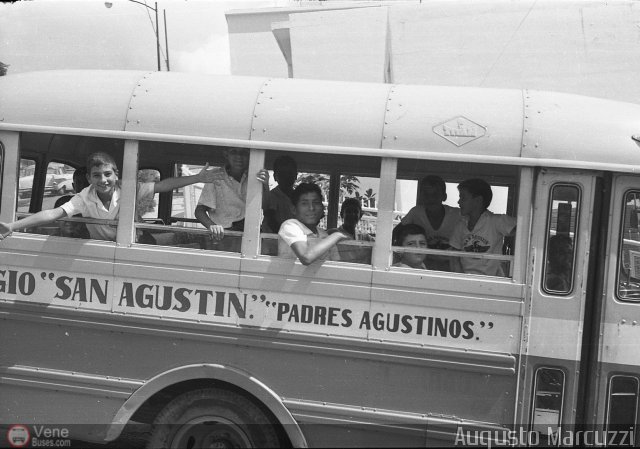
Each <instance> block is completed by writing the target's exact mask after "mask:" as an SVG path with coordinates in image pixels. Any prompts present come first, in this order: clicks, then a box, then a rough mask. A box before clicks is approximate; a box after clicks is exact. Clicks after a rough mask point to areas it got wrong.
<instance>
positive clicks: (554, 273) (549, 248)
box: [543, 184, 580, 295]
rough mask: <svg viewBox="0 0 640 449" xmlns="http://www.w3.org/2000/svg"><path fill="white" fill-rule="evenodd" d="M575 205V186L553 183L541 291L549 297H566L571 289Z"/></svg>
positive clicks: (578, 203) (576, 220) (577, 199)
mask: <svg viewBox="0 0 640 449" xmlns="http://www.w3.org/2000/svg"><path fill="white" fill-rule="evenodd" d="M579 205H580V189H579V188H578V187H577V186H575V185H566V184H557V185H554V186H553V187H552V188H551V198H550V202H549V211H548V219H547V233H546V236H547V242H546V251H545V260H544V266H545V271H544V279H543V289H544V291H545V292H547V293H549V294H553V295H567V294H569V293H570V292H571V290H572V288H573V267H574V262H575V250H576V248H575V238H576V230H577V224H578V216H579V211H578V208H579Z"/></svg>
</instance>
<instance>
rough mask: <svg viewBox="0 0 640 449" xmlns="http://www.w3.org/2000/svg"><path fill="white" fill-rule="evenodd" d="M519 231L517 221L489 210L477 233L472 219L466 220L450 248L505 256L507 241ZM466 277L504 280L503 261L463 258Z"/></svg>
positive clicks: (482, 218) (463, 221)
mask: <svg viewBox="0 0 640 449" xmlns="http://www.w3.org/2000/svg"><path fill="white" fill-rule="evenodd" d="M515 227H516V219H515V218H514V217H510V216H508V215H496V214H493V213H491V212H489V211H488V210H485V211H484V212H483V213H482V215H480V218H479V219H478V222H477V223H476V225H475V226H474V228H473V230H471V231H469V228H468V218H467V217H462V220H461V221H460V222H459V223H458V225H457V226H456V228H455V230H454V231H453V234H452V235H451V238H450V240H449V243H450V245H451V246H452V247H453V248H455V249H459V250H461V251H466V252H471V253H487V254H502V245H503V243H504V237H505V236H507V235H510V234H511V232H512V231H513V229H514V228H515ZM460 263H461V265H462V271H463V272H465V273H473V274H484V275H487V276H504V275H505V273H504V270H503V269H502V261H500V260H488V259H476V258H471V257H460Z"/></svg>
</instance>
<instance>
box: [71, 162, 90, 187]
mask: <svg viewBox="0 0 640 449" xmlns="http://www.w3.org/2000/svg"><path fill="white" fill-rule="evenodd" d="M71 185H72V186H73V192H74V193H80V192H82V191H83V190H84V189H85V188H87V187H89V180H88V179H87V167H79V168H76V169H75V170H74V172H73V181H72V182H71Z"/></svg>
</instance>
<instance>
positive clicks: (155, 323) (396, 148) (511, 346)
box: [0, 71, 640, 447]
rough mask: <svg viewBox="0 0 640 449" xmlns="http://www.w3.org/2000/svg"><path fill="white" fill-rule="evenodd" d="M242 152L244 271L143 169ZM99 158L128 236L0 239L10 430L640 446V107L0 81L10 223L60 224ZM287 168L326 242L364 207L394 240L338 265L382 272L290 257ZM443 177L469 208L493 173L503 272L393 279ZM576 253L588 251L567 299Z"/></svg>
mask: <svg viewBox="0 0 640 449" xmlns="http://www.w3.org/2000/svg"><path fill="white" fill-rule="evenodd" d="M227 148H248V149H249V150H250V162H249V170H248V172H249V176H248V186H247V189H248V192H247V197H246V210H245V224H244V231H242V232H239V231H237V232H229V233H227V234H226V235H225V238H224V239H227V240H229V241H235V242H236V243H237V245H236V247H237V248H238V250H237V251H225V250H221V249H224V248H227V249H228V248H229V246H225V247H224V248H222V247H219V246H218V245H216V244H215V243H214V242H212V240H211V237H210V234H209V233H208V232H207V230H205V229H204V228H203V227H201V226H199V225H198V224H196V223H194V222H195V220H194V219H193V218H191V217H193V211H192V208H193V207H194V206H195V201H197V195H195V194H194V193H193V190H192V189H191V188H184V189H180V190H177V191H174V192H173V193H162V194H160V195H159V196H158V197H157V198H156V200H157V204H155V205H152V207H149V208H148V209H149V210H148V211H147V214H146V219H145V221H143V222H137V221H136V220H135V218H134V217H135V215H136V211H135V208H136V204H135V201H134V198H135V197H136V181H137V180H138V179H139V177H140V176H142V174H143V173H148V170H155V171H156V172H153V173H156V174H158V175H159V177H160V178H161V179H164V178H167V177H173V176H180V174H181V173H182V172H183V171H185V170H186V169H187V168H190V169H193V168H195V167H197V166H204V165H205V164H206V163H207V162H208V163H210V164H211V165H218V166H220V165H222V164H224V160H223V153H224V150H225V149H227ZM98 150H99V151H106V152H108V153H110V154H112V155H113V156H114V157H115V160H116V161H117V163H118V166H119V168H120V179H121V186H122V201H121V204H120V214H119V217H118V219H117V220H116V221H112V222H108V223H106V224H109V225H112V226H116V227H117V237H116V240H115V241H102V240H92V239H81V238H68V237H62V236H60V235H57V226H56V225H55V224H54V225H53V226H41V227H38V228H31V229H27V230H26V231H25V232H14V233H13V234H12V235H11V236H9V237H7V238H5V239H4V240H3V241H1V242H0V317H1V318H2V325H1V326H0V336H1V340H0V341H1V343H2V344H1V348H2V349H1V350H0V379H1V381H0V404H1V406H0V423H1V424H2V425H3V426H7V427H8V426H12V425H23V426H27V428H28V426H35V425H45V424H46V425H49V426H53V425H57V426H65V425H66V426H72V427H73V430H74V432H75V433H74V437H75V438H78V439H81V440H85V441H92V442H105V443H106V442H109V441H113V440H116V439H117V438H119V437H120V436H121V435H122V434H123V429H125V430H124V432H125V433H126V432H127V430H126V429H128V427H127V425H129V426H133V425H139V426H146V427H145V429H147V430H148V434H149V441H148V445H149V447H211V446H210V445H212V444H213V445H216V447H244V446H253V447H264V446H293V447H307V446H308V447H313V446H321V447H329V446H341V447H347V446H352V447H357V446H386V447H388V446H425V445H426V446H434V445H435V446H440V445H449V444H451V445H454V444H455V445H461V444H473V443H474V441H475V442H478V437H480V442H484V444H494V445H495V444H501V443H505V442H507V443H511V444H530V445H535V444H541V445H542V444H563V445H565V444H579V443H580V442H585V441H587V443H588V440H585V439H588V438H591V439H594V438H597V439H598V441H602V439H603V438H607V439H608V442H609V443H615V444H619V445H633V444H634V443H637V441H640V440H639V435H638V396H639V384H640V349H638V341H640V324H639V322H640V227H639V225H638V223H639V213H640V177H639V176H638V172H639V171H640V106H638V105H634V104H627V103H620V102H612V101H607V100H602V99H595V98H585V97H580V96H576V95H567V94H561V93H553V92H540V91H527V90H525V91H520V90H500V89H478V88H456V87H443V86H420V85H388V84H367V83H343V82H330V81H315V80H300V79H266V78H252V77H222V76H205V75H194V74H180V73H143V72H133V71H52V72H37V73H27V74H16V75H10V76H5V77H2V78H0V151H1V153H0V156H1V172H0V173H1V175H2V184H1V189H2V191H1V195H2V196H1V201H0V221H1V222H11V221H14V220H15V219H17V218H20V217H22V216H25V215H28V214H31V213H34V212H37V211H39V210H42V209H48V208H52V207H53V204H51V202H52V200H54V199H55V197H53V198H52V197H50V196H45V179H46V173H47V168H48V167H49V166H50V165H51V164H66V165H67V166H69V167H73V168H76V169H77V168H79V167H82V166H84V165H85V160H86V157H87V155H88V154H90V153H92V152H94V151H98ZM281 155H289V156H291V157H293V158H294V159H295V160H296V162H297V164H298V170H299V172H300V173H304V174H305V175H306V176H308V177H311V178H310V179H315V180H318V181H322V183H323V186H324V189H325V192H326V198H325V200H326V202H327V209H326V225H327V226H328V227H336V226H338V225H340V217H339V209H340V203H341V201H343V200H344V198H346V197H352V196H357V195H356V193H358V195H359V196H364V194H365V190H364V189H365V188H366V190H367V191H368V193H367V196H368V201H367V202H366V204H365V205H366V206H367V207H366V208H365V210H366V213H367V226H368V228H367V229H368V233H369V234H371V235H372V236H375V239H370V241H344V242H343V243H341V244H340V248H349V247H351V248H353V247H354V246H355V247H357V249H358V250H359V251H362V252H364V253H366V254H367V256H368V258H367V260H370V263H369V262H368V261H367V262H363V263H351V262H344V261H325V262H323V263H313V264H311V265H309V266H305V265H303V264H301V263H300V262H298V261H294V260H291V259H283V258H281V257H278V255H276V254H274V252H273V251H271V250H269V247H270V245H269V242H273V238H274V237H275V235H273V234H265V233H261V220H262V207H261V206H262V197H263V189H262V185H261V184H260V182H259V181H258V180H257V179H256V178H255V176H253V174H254V173H257V172H258V170H260V169H262V168H266V169H269V170H270V169H271V168H272V164H273V161H274V160H275V158H277V157H278V156H281ZM27 165H29V166H31V165H34V166H35V170H34V182H33V183H32V189H31V192H30V194H29V195H22V194H21V192H20V189H19V188H18V180H19V174H20V168H21V167H23V166H27ZM145 170H147V172H145ZM429 174H437V175H439V176H440V177H442V179H444V181H445V182H446V183H447V185H448V186H449V187H453V190H452V192H453V193H452V195H450V198H449V202H450V203H451V204H453V205H455V202H456V199H455V198H452V197H451V196H453V195H455V186H456V185H457V184H458V183H459V182H461V181H463V180H465V179H468V178H482V179H484V180H486V181H487V182H488V183H489V184H490V185H491V186H492V190H493V191H494V194H495V196H496V197H498V196H499V197H500V198H501V199H500V201H497V202H496V204H494V205H493V209H492V210H493V212H495V213H502V214H507V215H510V216H512V217H516V219H517V227H516V231H515V234H514V236H513V238H512V239H511V241H509V242H506V241H505V244H504V251H503V254H479V253H470V254H472V255H473V257H476V258H479V259H493V260H496V259H497V260H499V261H500V263H501V264H502V265H503V267H504V268H505V273H506V275H505V276H500V277H499V276H485V275H477V274H467V273H457V272H451V271H446V270H445V271H435V270H420V269H411V268H402V267H396V266H393V265H394V263H393V262H394V253H398V252H400V251H402V249H401V248H398V247H394V246H393V245H392V233H393V228H394V225H395V224H396V223H397V222H398V219H399V218H401V217H400V216H401V213H399V211H398V205H399V204H402V207H403V208H405V209H406V206H407V205H409V206H411V205H414V204H419V203H420V198H419V195H418V193H419V189H418V181H419V180H420V179H422V178H423V177H424V176H425V175H429ZM372 198H375V200H372ZM138 207H141V206H138ZM74 220H76V221H78V220H80V219H74ZM84 220H85V221H89V222H95V221H96V220H89V219H84ZM103 224H105V223H103ZM140 230H145V231H146V232H147V233H148V234H151V235H152V236H153V242H155V244H148V243H139V242H137V241H136V235H138V234H139V232H136V231H140ZM556 235H564V236H565V239H568V240H569V241H570V243H571V245H570V248H571V250H570V251H571V253H570V254H569V265H570V268H569V270H568V272H567V273H566V275H567V279H566V282H565V283H563V284H562V285H560V286H558V285H557V284H555V283H551V282H550V279H551V277H552V276H553V275H554V274H557V273H553V270H552V269H550V263H549V259H550V257H549V251H548V244H549V241H550V239H551V238H552V237H553V236H556ZM405 251H406V250H405ZM423 252H424V253H427V254H430V255H438V256H442V257H448V258H456V257H457V258H459V257H465V256H468V255H469V253H465V252H455V251H450V250H442V249H426V250H423ZM474 438H475V439H474ZM580 438H582V440H580ZM576 441H577V442H576Z"/></svg>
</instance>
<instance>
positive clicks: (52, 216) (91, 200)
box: [0, 152, 212, 241]
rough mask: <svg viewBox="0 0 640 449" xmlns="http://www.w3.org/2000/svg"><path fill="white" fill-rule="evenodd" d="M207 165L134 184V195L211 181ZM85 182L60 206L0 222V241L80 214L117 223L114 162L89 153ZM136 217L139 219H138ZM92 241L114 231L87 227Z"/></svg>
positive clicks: (110, 235) (111, 237) (110, 236)
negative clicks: (193, 172) (177, 175)
mask: <svg viewBox="0 0 640 449" xmlns="http://www.w3.org/2000/svg"><path fill="white" fill-rule="evenodd" d="M208 168H209V164H207V165H206V166H205V167H204V168H203V169H202V170H201V171H200V173H198V174H197V175H193V176H183V177H180V178H167V179H163V180H162V181H159V182H148V183H138V190H137V193H136V196H137V199H138V200H140V199H141V198H144V197H146V196H151V197H153V195H154V194H155V193H158V192H170V191H171V190H173V189H178V188H180V187H184V186H187V185H189V184H194V183H197V182H211V180H212V171H211V170H208ZM87 172H88V175H87V179H88V181H89V184H90V185H89V187H86V188H84V189H83V190H82V191H81V192H79V193H76V194H75V195H74V196H73V198H71V200H70V201H69V202H67V203H65V204H63V205H61V206H60V207H56V208H54V209H48V210H42V211H40V212H38V213H36V214H33V215H31V216H29V217H26V218H24V219H22V220H18V221H14V222H13V223H0V240H2V239H3V238H5V237H8V236H9V235H10V234H11V233H12V232H13V231H18V230H20V229H25V228H30V227H34V226H41V225H43V224H47V223H51V222H53V221H55V220H57V219H59V218H63V217H73V216H74V215H76V214H81V215H82V216H83V217H87V218H99V219H104V220H117V219H118V215H119V213H120V195H121V190H120V182H119V179H118V167H117V165H116V162H115V160H114V159H113V157H112V156H111V155H110V154H107V153H102V152H98V153H92V154H90V155H89V157H88V158H87ZM138 218H139V217H138ZM87 229H88V230H89V234H90V235H91V238H92V239H100V240H112V241H114V240H115V239H116V228H115V227H112V226H109V225H100V224H87Z"/></svg>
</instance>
